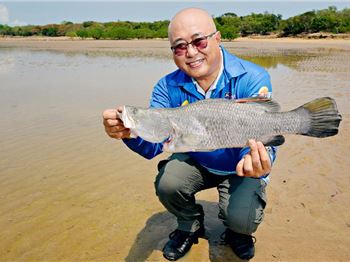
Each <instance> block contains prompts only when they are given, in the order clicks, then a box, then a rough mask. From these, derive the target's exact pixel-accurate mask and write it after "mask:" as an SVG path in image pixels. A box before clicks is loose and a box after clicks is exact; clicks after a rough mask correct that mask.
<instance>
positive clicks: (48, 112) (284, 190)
mask: <svg viewBox="0 0 350 262" xmlns="http://www.w3.org/2000/svg"><path fill="white" fill-rule="evenodd" d="M223 45H224V46H225V47H226V48H227V49H228V50H230V51H231V52H232V53H234V54H236V55H238V56H242V57H244V58H246V59H250V60H252V61H254V62H257V63H260V64H261V65H263V66H265V67H266V68H267V70H269V72H270V74H271V78H272V84H273V87H274V98H275V99H276V100H277V101H279V103H280V104H281V106H282V109H283V110H291V109H294V108H295V107H297V106H300V105H301V104H303V103H305V102H308V101H310V100H312V99H313V98H316V97H321V96H330V97H333V98H334V99H335V100H336V101H337V104H338V108H339V111H340V113H341V114H342V117H343V120H342V122H341V125H340V130H339V134H338V135H337V136H334V137H329V138H324V139H317V138H310V137H301V136H287V137H286V143H285V144H284V145H283V146H281V147H280V148H279V150H278V156H277V160H276V161H275V163H274V166H273V171H272V173H271V182H270V184H269V185H268V188H267V195H268V204H267V207H266V213H265V218H264V222H263V223H262V225H261V226H260V227H259V229H258V231H257V232H256V234H255V236H256V238H257V242H256V256H255V258H254V259H253V260H252V261H261V262H262V261H349V260H350V250H349V246H350V210H349V207H350V176H349V174H350V160H349V155H350V103H349V101H350V40H341V39H334V40H304V39H291V38H288V39H246V38H244V39H243V38H240V39H237V40H235V41H232V42H224V43H223ZM1 52H3V57H4V59H2V61H1V59H0V94H1V95H0V97H2V98H0V99H1V100H0V109H1V113H2V116H1V117H0V126H1V128H0V135H1V147H0V148H1V149H0V231H1V234H0V261H4V262H5V261H6V262H7V261H26V262H28V261H33V262H34V261H128V262H134V261H166V260H165V259H163V257H162V252H161V249H162V247H163V245H164V244H165V242H166V241H167V239H168V234H169V233H170V232H171V231H172V230H173V229H175V228H176V221H175V219H174V217H173V216H172V215H171V214H169V213H168V212H166V211H165V209H164V208H163V206H162V205H161V204H160V203H159V201H158V199H157V198H156V196H155V193H154V186H153V181H154V178H155V175H156V166H157V163H158V161H159V160H161V159H164V158H166V157H167V155H165V154H162V155H160V156H158V157H156V158H155V159H152V160H150V161H149V160H145V159H143V158H141V157H140V156H138V155H136V154H135V153H133V152H131V151H130V150H128V149H127V148H126V146H124V144H123V143H122V142H121V141H116V140H112V139H109V138H108V137H107V136H106V135H105V134H104V130H103V126H102V118H101V114H102V111H103V110H104V109H106V108H109V107H111V106H113V105H115V106H117V105H118V104H120V103H123V102H124V101H125V100H128V101H129V102H131V103H139V104H142V103H144V104H147V102H148V100H147V99H146V98H147V97H149V94H150V91H151V90H152V83H153V84H155V81H156V80H157V79H159V78H160V77H162V75H163V71H162V70H164V72H166V71H169V70H171V68H172V65H171V61H170V58H171V54H170V52H169V44H168V42H167V41H165V40H133V41H109V40H108V41H107V40H103V41H98V40H69V39H56V40H53V39H23V38H0V55H2V53H1ZM32 54H33V56H34V58H35V59H38V60H30V59H31V55H32ZM43 54H45V57H46V56H47V57H51V56H52V57H54V59H57V61H59V62H60V64H58V65H57V66H56V64H55V66H56V67H54V68H53V69H52V70H51V69H50V68H51V67H50V66H51V64H53V63H54V62H50V61H45V62H42V61H43V60H40V59H41V58H42V56H43ZM62 54H64V56H62ZM18 57H19V58H21V59H18ZM139 58H142V59H143V60H142V59H141V60H140V61H139V60H138V59H139ZM153 58H154V59H155V60H152V59H153ZM6 59H7V60H6ZM74 59H79V63H78V62H77V63H75V62H74V61H75V60H74ZM19 60H20V61H19ZM114 60H118V61H119V62H118V68H115V69H113V65H114V64H113V63H114ZM55 61H56V60H55ZM67 61H69V63H68V62H67ZM72 61H73V62H72ZM95 61H96V63H97V65H103V64H104V63H109V64H108V65H112V66H108V67H107V66H106V68H103V69H101V71H90V72H93V73H91V74H90V75H89V74H83V73H81V72H83V71H79V70H80V69H79V68H80V67H81V66H82V64H83V65H85V66H88V65H89V63H94V62H95ZM128 61H132V63H139V64H141V65H139V64H137V65H138V66H143V67H144V68H147V67H151V68H155V69H154V70H153V71H152V72H151V70H150V72H148V71H147V72H146V73H143V74H142V75H141V76H140V78H141V79H135V80H133V81H139V82H137V83H140V86H141V85H142V83H143V85H144V87H140V86H138V87H132V86H130V83H129V82H127V81H126V80H122V79H124V78H123V77H130V76H128V74H131V75H132V72H134V71H132V70H133V68H132V67H131V66H130V64H128V63H129V62H128ZM130 63H131V62H130ZM10 64H11V65H12V66H11V67H10V66H9V65H10ZM165 67H166V68H165ZM38 68H39V69H40V71H38V70H37V69H38ZM67 68H68V69H67ZM96 68H98V67H96ZM140 68H142V67H140ZM55 70H56V71H59V72H60V75H59V76H60V77H61V81H62V83H60V84H59V85H57V86H56V85H55V80H54V79H55V78H53V76H54V73H55ZM89 70H91V69H89ZM96 70H97V69H96ZM108 70H110V71H108ZM113 70H115V72H114V71H113ZM94 73H96V75H94ZM98 74H100V75H102V77H101V79H102V80H100V78H98V77H99V76H98ZM107 74H108V75H112V74H116V75H117V74H119V75H118V77H116V78H113V79H112V80H111V83H109V82H108V83H107V82H106V83H104V82H103V77H107ZM66 77H67V79H65V78H66ZM69 77H71V78H69ZM96 78H98V81H97V80H96ZM69 79H74V83H72V82H71V81H69ZM83 79H88V80H86V82H82V81H83ZM125 79H127V78H125ZM16 81H18V83H16ZM26 81H27V82H30V81H31V82H32V83H33V85H32V86H33V90H30V89H29V88H26V86H25V85H24V86H23V85H20V84H19V82H23V83H26ZM95 81H96V82H95ZM113 81H114V83H113ZM39 83H43V84H39ZM89 84H91V86H90V85H89ZM10 86H11V88H9V87H10ZM28 86H29V84H28ZM117 87H118V88H119V87H120V90H119V89H118V90H116V89H117ZM114 88H115V92H114V91H113V90H114ZM142 88H143V89H142ZM141 89H142V90H141ZM96 90H99V91H98V92H97V91H96ZM140 90H141V91H140ZM140 93H141V94H140ZM136 94H137V95H136ZM197 199H198V201H199V202H200V203H201V204H202V205H203V207H204V210H205V214H206V216H205V226H206V229H207V238H208V239H204V238H203V239H200V242H199V244H198V245H194V246H193V248H192V249H191V251H190V252H189V254H188V255H186V256H185V257H184V258H183V259H182V260H180V261H196V262H197V261H216V262H219V261H240V260H239V259H238V258H237V257H236V256H235V255H234V254H233V253H232V251H231V250H230V248H229V247H227V246H223V245H221V244H220V238H219V236H220V234H221V233H222V232H223V230H224V227H223V225H222V224H221V222H220V221H219V219H218V218H217V213H218V208H217V205H216V203H217V200H218V196H217V192H216V190H215V189H211V190H207V191H204V192H200V193H199V194H198V195H197Z"/></svg>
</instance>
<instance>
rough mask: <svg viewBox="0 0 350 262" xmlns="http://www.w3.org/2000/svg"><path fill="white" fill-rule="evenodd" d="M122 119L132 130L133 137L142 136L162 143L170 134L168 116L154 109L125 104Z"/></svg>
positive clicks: (147, 139)
mask: <svg viewBox="0 0 350 262" xmlns="http://www.w3.org/2000/svg"><path fill="white" fill-rule="evenodd" d="M121 119H122V121H123V123H124V126H125V127H126V128H129V129H130V130H131V135H132V137H138V136H140V137H141V138H143V139H144V140H146V141H149V142H152V143H160V142H163V141H164V140H165V139H167V138H168V137H169V135H170V131H171V128H170V126H169V124H168V123H167V118H166V117H164V116H163V115H162V114H161V113H159V112H158V111H156V110H154V109H150V108H140V107H134V106H124V108H123V111H122V113H121Z"/></svg>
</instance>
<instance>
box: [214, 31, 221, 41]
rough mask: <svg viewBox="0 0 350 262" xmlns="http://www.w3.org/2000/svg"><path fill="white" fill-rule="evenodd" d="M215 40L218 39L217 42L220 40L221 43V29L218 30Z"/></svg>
mask: <svg viewBox="0 0 350 262" xmlns="http://www.w3.org/2000/svg"><path fill="white" fill-rule="evenodd" d="M215 40H216V42H218V44H220V43H221V33H220V31H218V32H217V33H216V34H215Z"/></svg>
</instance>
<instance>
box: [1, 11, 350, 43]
mask: <svg viewBox="0 0 350 262" xmlns="http://www.w3.org/2000/svg"><path fill="white" fill-rule="evenodd" d="M214 21H215V23H216V26H217V29H218V30H219V31H220V32H221V35H222V38H224V39H229V40H232V39H235V38H237V37H239V36H249V35H256V34H258V35H268V34H277V35H278V36H280V37H284V36H295V35H299V34H309V33H317V32H329V33H334V34H338V33H349V32H350V8H344V9H343V10H337V8H336V7H334V6H330V7H328V8H327V9H322V10H313V11H309V12H305V13H303V14H300V15H296V16H293V17H290V18H288V19H285V20H283V19H282V16H281V15H279V14H278V15H275V14H271V13H268V12H265V13H260V14H255V13H252V14H250V15H246V16H238V15H236V14H235V13H225V14H223V15H221V16H219V17H214ZM168 25H169V21H168V20H163V21H155V22H131V21H117V22H108V23H100V22H95V21H86V22H83V23H72V22H69V21H63V22H62V23H60V24H48V25H43V26H39V25H26V26H13V27H11V26H8V25H2V24H0V35H3V36H52V37H55V36H68V37H81V38H94V39H135V38H137V39H149V38H167V36H168V35H167V30H168Z"/></svg>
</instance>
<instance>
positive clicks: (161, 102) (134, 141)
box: [123, 78, 170, 159]
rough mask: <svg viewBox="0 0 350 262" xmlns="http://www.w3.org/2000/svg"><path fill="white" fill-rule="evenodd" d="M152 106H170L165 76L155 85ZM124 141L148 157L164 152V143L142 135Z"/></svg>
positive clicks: (132, 148)
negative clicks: (151, 140) (147, 139)
mask: <svg viewBox="0 0 350 262" xmlns="http://www.w3.org/2000/svg"><path fill="white" fill-rule="evenodd" d="M150 107H152V108H165V107H170V99H169V95H168V89H167V85H166V80H165V78H163V79H161V80H160V81H159V82H158V83H157V84H156V85H155V87H154V89H153V92H152V95H151V100H150ZM123 142H124V143H125V144H126V145H127V147H129V148H130V149H131V150H132V151H134V152H136V153H138V154H139V155H141V156H143V157H144V158H147V159H152V158H153V157H155V156H157V155H158V154H160V153H162V152H163V151H162V149H163V144H162V143H150V142H148V141H145V140H143V139H142V138H140V137H137V138H125V139H123Z"/></svg>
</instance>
